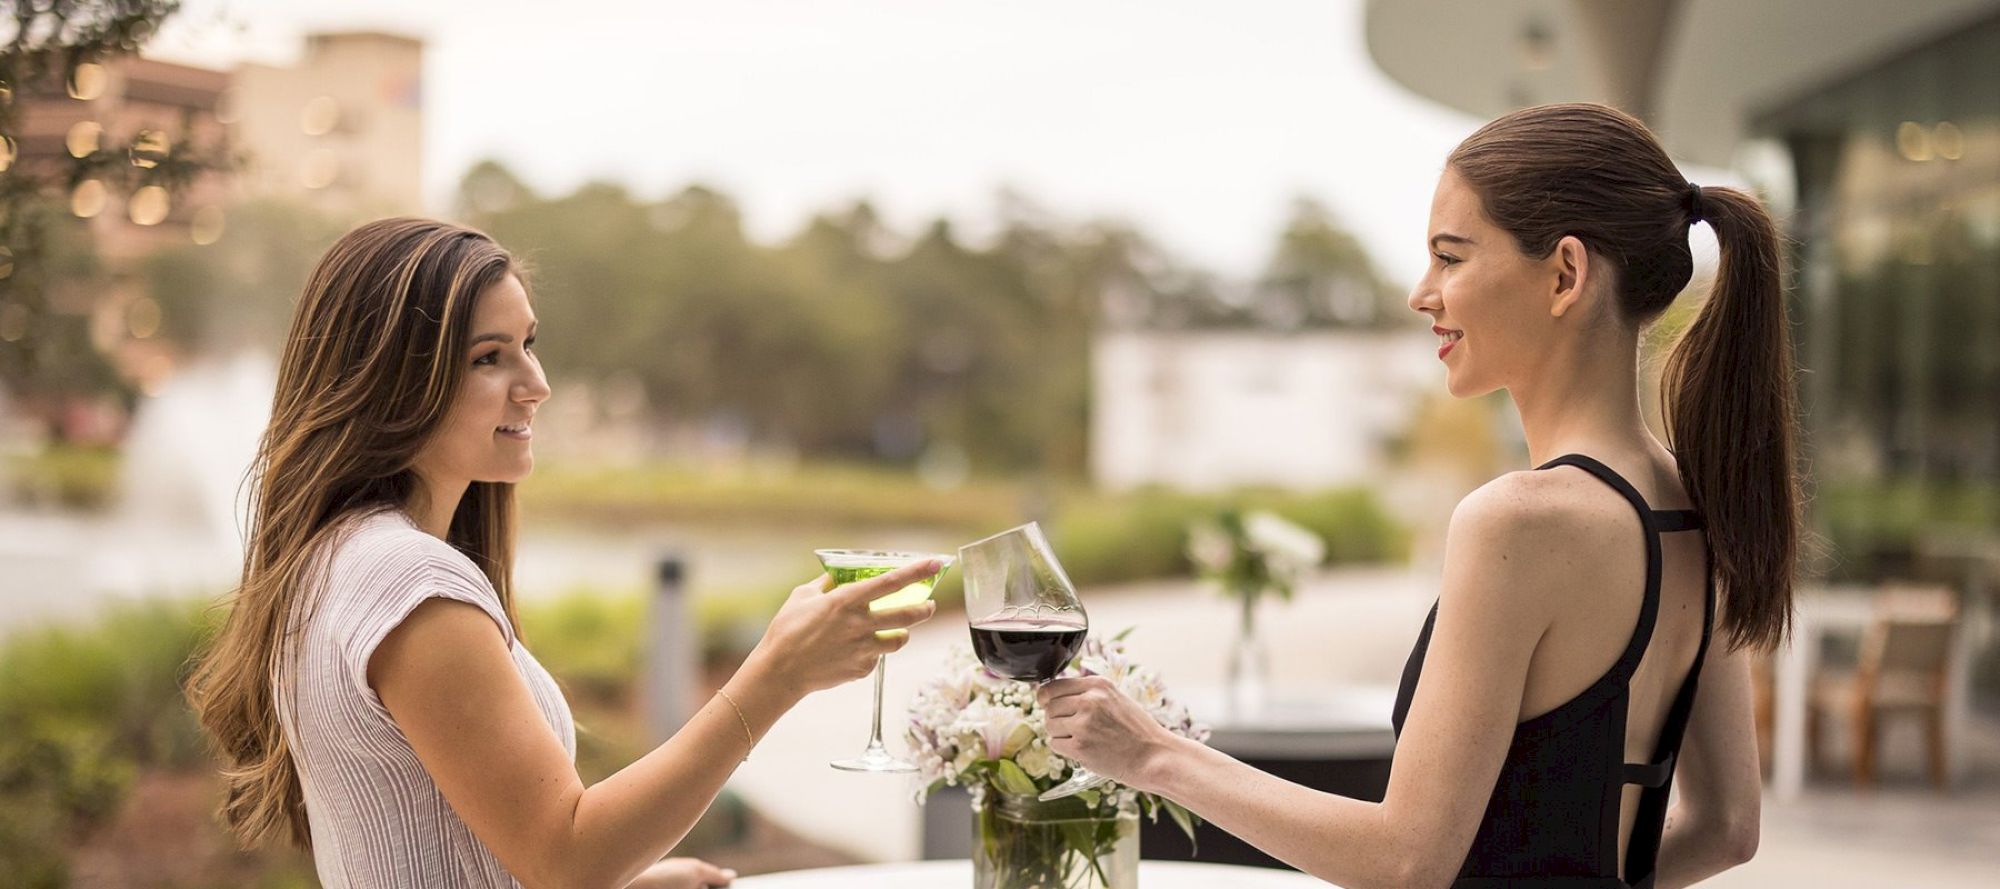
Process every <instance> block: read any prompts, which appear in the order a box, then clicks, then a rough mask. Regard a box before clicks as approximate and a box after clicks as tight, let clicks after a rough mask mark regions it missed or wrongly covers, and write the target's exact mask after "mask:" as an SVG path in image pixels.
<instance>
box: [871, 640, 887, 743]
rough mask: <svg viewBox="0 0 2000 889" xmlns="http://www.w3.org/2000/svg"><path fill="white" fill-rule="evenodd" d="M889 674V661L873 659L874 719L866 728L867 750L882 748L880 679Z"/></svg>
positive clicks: (884, 658)
mask: <svg viewBox="0 0 2000 889" xmlns="http://www.w3.org/2000/svg"><path fill="white" fill-rule="evenodd" d="M888 672H889V659H888V658H886V657H878V658H876V659H875V718H874V719H873V720H870V724H869V727H868V749H869V750H881V749H883V747H882V679H883V677H884V676H885V675H887V674H888Z"/></svg>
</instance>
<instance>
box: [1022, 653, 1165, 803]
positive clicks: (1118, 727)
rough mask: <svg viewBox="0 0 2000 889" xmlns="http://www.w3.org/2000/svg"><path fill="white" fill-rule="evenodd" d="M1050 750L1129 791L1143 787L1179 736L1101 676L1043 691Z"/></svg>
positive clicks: (1054, 685)
mask: <svg viewBox="0 0 2000 889" xmlns="http://www.w3.org/2000/svg"><path fill="white" fill-rule="evenodd" d="M1037 697H1039V698H1040V699H1041V703H1042V713H1043V714H1044V716H1045V718H1046V719H1047V721H1048V728H1049V749H1050V750H1053V751H1055V752H1056V753H1057V754H1059V755H1061V756H1065V757H1068V758H1069V759H1071V760H1073V761H1075V762H1078V763H1081V764H1082V765H1083V767H1084V768H1087V769H1089V770H1091V771H1093V772H1096V773H1097V774H1099V775H1103V776H1104V777H1106V778H1110V779H1111V780H1113V781H1116V782H1118V783H1120V784H1123V785H1125V786H1127V787H1132V788H1136V789H1139V790H1145V789H1147V788H1146V787H1144V786H1142V782H1143V781H1144V780H1145V778H1144V776H1145V773H1146V770H1147V767H1148V766H1149V765H1151V762H1152V760H1153V759H1154V758H1155V757H1158V756H1160V755H1162V754H1164V753H1165V752H1166V751H1167V749H1168V747H1169V746H1170V745H1171V744H1172V743H1173V741H1174V736H1173V734H1172V733H1171V732H1168V731H1167V729H1166V727H1165V726H1162V725H1160V724H1159V723H1158V722H1156V721H1154V719H1153V717H1152V716H1151V715H1149V714H1147V713H1146V711H1145V709H1143V708H1141V707H1140V706H1139V704H1138V703H1137V702H1135V701H1133V700H1132V699H1131V698H1128V697H1126V696H1125V693H1124V692H1121V691H1119V690H1118V687H1117V686H1115V685H1113V684H1111V680H1109V679H1105V678H1104V677H1102V676H1084V677H1081V678H1077V679H1058V680H1056V681H1054V682H1051V683H1049V684H1047V685H1044V686H1042V687H1041V690H1040V691H1039V692H1037Z"/></svg>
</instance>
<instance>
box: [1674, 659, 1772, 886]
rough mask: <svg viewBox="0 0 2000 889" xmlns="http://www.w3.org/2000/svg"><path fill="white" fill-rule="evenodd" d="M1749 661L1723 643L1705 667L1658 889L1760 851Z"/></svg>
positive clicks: (1678, 772) (1677, 779)
mask: <svg viewBox="0 0 2000 889" xmlns="http://www.w3.org/2000/svg"><path fill="white" fill-rule="evenodd" d="M1750 657H1751V654H1750V653H1749V652H1748V651H1742V650H1737V651H1731V650H1729V646H1728V645H1726V644H1724V643H1723V640H1721V639H1719V638H1718V639H1717V640H1716V642H1715V643H1714V644H1712V645H1711V646H1710V647H1709V650H1708V658H1707V659H1706V661H1705V662H1704V663H1703V664H1702V673H1701V693H1700V694H1697V695H1695V696H1694V712H1693V713H1692V714H1690V715H1689V717H1688V727H1687V736H1686V738H1685V739H1684V740H1683V741H1682V742H1681V754H1680V764H1679V765H1678V766H1676V767H1675V768H1674V789H1675V791H1676V794H1675V802H1674V806H1673V808H1672V809H1671V810H1670V811H1668V813H1667V830H1666V834H1665V835H1664V836H1663V837H1661V839H1660V860H1659V865H1658V868H1657V870H1658V877H1657V878H1656V885H1657V886H1658V887H1659V889H1679V887H1681V886H1688V885H1692V884H1694V883H1696V882H1698V881H1701V880H1705V879H1708V878H1709V877H1712V876H1714V875H1716V874H1719V873H1721V872H1723V871H1725V870H1728V869H1729V868H1732V867H1735V866H1736V865H1739V864H1742V863H1744V862H1746V861H1749V860H1750V857H1751V856H1753V855H1755V854H1757V825H1758V818H1759V806H1760V802H1759V796H1760V794H1761V793H1762V790H1763V787H1762V784H1763V778H1762V774H1761V772H1760V771H1759V769H1758V767H1757V766H1758V763H1757V732H1756V727H1755V724H1754V722H1753V717H1752V715H1751V688H1750Z"/></svg>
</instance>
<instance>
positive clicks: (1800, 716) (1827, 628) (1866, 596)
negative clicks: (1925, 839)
mask: <svg viewBox="0 0 2000 889" xmlns="http://www.w3.org/2000/svg"><path fill="white" fill-rule="evenodd" d="M1876 592H1877V588H1876V587H1873V586H1865V585H1852V584H1844V585H1835V586H1823V587H1801V588H1800V589H1799V593H1798V597H1797V599H1796V602H1795V604H1796V607H1795V609H1794V611H1793V615H1792V641H1791V644H1789V645H1788V646H1786V647H1785V648H1784V650H1782V651H1780V652H1779V653H1778V657H1777V662H1776V664H1775V671H1774V672H1775V675H1774V676H1773V683H1772V684H1773V685H1774V686H1775V688H1773V689H1772V692H1773V693H1774V695H1775V698H1776V699H1775V701H1774V702H1773V710H1774V712H1773V714H1772V719H1773V721H1774V722H1775V723H1776V725H1774V726H1773V727H1772V731H1773V733H1774V734H1775V735H1776V737H1774V738H1773V739H1772V744H1771V794H1772V796H1775V797H1777V798H1778V799H1780V800H1785V801H1790V800H1795V799H1798V797H1799V794H1800V792H1802V791H1803V790H1804V789H1805V779H1806V771H1807V766H1808V765H1809V763H1807V762H1806V750H1807V746H1806V719H1807V714H1808V711H1809V709H1810V708H1811V706H1812V677H1813V673H1814V671H1815V670H1816V668H1817V667H1818V664H1819V648H1820V640H1822V639H1825V638H1827V637H1830V636H1839V635H1846V636H1851V637H1854V638H1859V637H1860V636H1861V634H1862V632H1863V631H1865V630H1866V629H1867V628H1868V624H1869V622H1870V621H1872V620H1874V619H1875V595H1876ZM1967 635H1968V634H1966V633H1963V632H1960V633H1958V634H1956V638H1955V639H1954V640H1953V651H1952V657H1951V673H1950V675H1948V676H1946V677H1945V707H1944V724H1945V733H1946V736H1947V742H1948V743H1949V740H1950V736H1951V735H1952V734H1953V733H1955V732H1957V731H1958V730H1959V729H1960V727H1962V726H1963V725H1965V715H1966V708H1967V705H1968V701H1967V689H1968V688H1969V684H1968V678H1969V671H1970V668H1971V651H1970V648H1969V646H1968V644H1967ZM1951 749H1952V751H1953V753H1952V756H1951V762H1949V763H1947V764H1946V766H1947V770H1948V771H1947V774H1950V775H1952V776H1954V777H1956V776H1958V775H1959V774H1960V773H1961V772H1962V770H1963V769H1964V768H1965V765H1966V758H1965V753H1964V750H1965V745H1963V744H1956V745H1951Z"/></svg>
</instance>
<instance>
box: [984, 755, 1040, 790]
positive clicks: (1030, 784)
mask: <svg viewBox="0 0 2000 889" xmlns="http://www.w3.org/2000/svg"><path fill="white" fill-rule="evenodd" d="M993 781H994V783H996V784H998V785H1000V789H1001V790H1004V791H1006V792H1008V793H1013V794H1019V795H1021V796H1027V795H1029V794H1032V793H1034V792H1035V782H1034V779H1032V778H1029V777H1028V773H1027V772H1024V771H1021V767H1020V766H1017V765H1015V764H1014V761H1013V760H1011V759H1003V760H1000V761H999V762H998V763H997V764H996V765H995V766H994V769H993Z"/></svg>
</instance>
